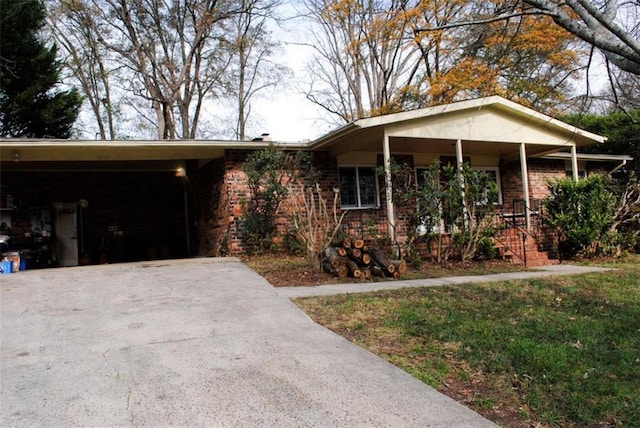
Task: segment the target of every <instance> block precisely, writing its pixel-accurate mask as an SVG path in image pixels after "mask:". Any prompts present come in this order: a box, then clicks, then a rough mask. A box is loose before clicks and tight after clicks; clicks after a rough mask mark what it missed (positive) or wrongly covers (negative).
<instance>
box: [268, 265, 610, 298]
mask: <svg viewBox="0 0 640 428" xmlns="http://www.w3.org/2000/svg"><path fill="white" fill-rule="evenodd" d="M608 270H611V269H608V268H600V267H590V266H574V265H553V266H542V267H538V268H535V270H532V271H527V272H509V273H497V274H490V275H467V276H452V277H446V278H429V279H408V280H401V281H381V282H371V283H369V282H368V283H361V284H357V283H356V284H330V285H318V286H314V287H282V288H279V289H278V291H279V292H280V294H282V295H283V296H286V297H288V298H290V299H295V298H297V297H314V296H331V295H335V294H348V293H367V292H371V291H381V290H398V289H401V288H416V287H436V286H442V285H456V284H469V283H479V282H495V281H516V280H521V279H532V278H544V277H548V276H557V275H575V274H581V273H591V272H606V271H608Z"/></svg>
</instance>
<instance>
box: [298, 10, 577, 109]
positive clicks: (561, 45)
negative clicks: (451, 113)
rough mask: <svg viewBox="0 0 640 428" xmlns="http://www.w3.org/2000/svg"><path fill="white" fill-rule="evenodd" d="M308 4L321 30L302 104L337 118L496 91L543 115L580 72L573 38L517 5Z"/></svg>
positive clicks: (417, 105)
mask: <svg viewBox="0 0 640 428" xmlns="http://www.w3.org/2000/svg"><path fill="white" fill-rule="evenodd" d="M305 4H306V5H307V8H308V9H309V11H310V14H311V16H312V19H313V21H314V22H315V23H316V24H317V27H318V30H317V31H316V32H315V33H314V38H313V41H312V43H311V45H312V47H313V49H314V50H315V52H316V54H317V60H316V61H315V62H314V64H313V65H312V68H311V69H310V75H311V78H312V83H311V87H310V89H309V90H308V93H307V97H308V98H309V99H310V100H311V101H313V102H314V103H316V104H318V105H320V106H322V107H323V108H325V109H326V110H328V111H329V112H331V113H334V114H335V115H336V116H338V117H339V118H340V119H342V120H347V121H348V120H351V119H353V118H358V117H365V116H373V115H378V114H384V113H389V112H393V111H399V110H403V109H407V108H419V107H424V106H427V105H433V104H440V103H447V102H452V101H456V100H459V99H466V98H470V97H479V96H486V95H494V94H500V95H503V96H505V97H507V98H510V99H513V100H516V101H518V102H521V103H523V104H526V105H529V106H531V107H536V108H539V109H541V110H546V111H549V110H551V109H553V108H555V107H556V106H557V105H558V103H559V102H561V101H563V100H564V99H565V98H567V94H568V93H569V92H570V90H571V87H570V85H569V81H570V79H571V77H572V76H575V75H576V74H577V71H580V70H581V69H582V68H583V67H584V66H583V61H582V60H581V58H580V55H579V54H578V52H577V51H576V50H575V46H574V45H575V41H576V39H575V38H574V37H572V36H571V34H569V33H568V32H566V31H564V30H562V29H561V28H559V27H556V26H553V25H552V22H551V19H550V18H545V19H543V20H540V19H536V18H535V17H533V16H528V15H527V14H526V13H522V11H521V5H522V4H521V3H514V2H512V1H507V2H483V1H480V0H466V1H457V0H448V1H441V2H440V1H439V2H425V1H408V0H364V1H353V0H307V1H306V3H305ZM518 5H520V6H518ZM505 14H510V16H511V19H500V20H491V19H490V18H493V17H495V16H504V15H505ZM459 22H470V23H477V24H476V25H469V24H468V25H458V23H459ZM550 26H551V27H552V28H549V27H550ZM584 62H585V63H586V61H584Z"/></svg>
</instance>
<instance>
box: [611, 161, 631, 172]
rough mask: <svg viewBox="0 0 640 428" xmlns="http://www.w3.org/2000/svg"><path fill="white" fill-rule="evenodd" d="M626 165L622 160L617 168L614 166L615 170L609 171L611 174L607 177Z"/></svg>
mask: <svg viewBox="0 0 640 428" xmlns="http://www.w3.org/2000/svg"><path fill="white" fill-rule="evenodd" d="M626 164H627V160H626V159H625V160H623V161H622V163H621V164H620V165H618V166H616V167H615V168H613V169H612V170H611V172H609V175H613V173H614V172H616V171H618V170H619V169H620V168H622V167H624V166H625V165H626Z"/></svg>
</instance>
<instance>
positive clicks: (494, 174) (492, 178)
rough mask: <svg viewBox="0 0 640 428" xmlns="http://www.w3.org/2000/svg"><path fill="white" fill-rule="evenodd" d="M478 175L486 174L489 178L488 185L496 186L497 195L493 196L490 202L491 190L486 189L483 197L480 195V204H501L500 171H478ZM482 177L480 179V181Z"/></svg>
mask: <svg viewBox="0 0 640 428" xmlns="http://www.w3.org/2000/svg"><path fill="white" fill-rule="evenodd" d="M477 171H478V174H485V175H486V176H487V181H488V183H493V184H495V190H496V193H495V194H494V195H492V198H491V200H489V195H490V192H489V190H490V189H488V188H487V189H484V191H483V192H482V194H481V195H479V200H478V201H477V202H478V203H481V204H488V203H492V204H497V203H499V202H500V183H499V182H498V171H496V170H495V169H478V170H477ZM479 178H480V177H478V179H479Z"/></svg>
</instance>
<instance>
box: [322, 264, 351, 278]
mask: <svg viewBox="0 0 640 428" xmlns="http://www.w3.org/2000/svg"><path fill="white" fill-rule="evenodd" d="M322 269H323V270H324V271H325V272H327V273H330V274H332V275H334V276H337V277H338V278H346V277H347V273H348V272H349V270H348V269H347V267H346V266H345V265H338V266H337V267H333V266H331V263H329V261H328V260H324V261H323V262H322Z"/></svg>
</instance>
